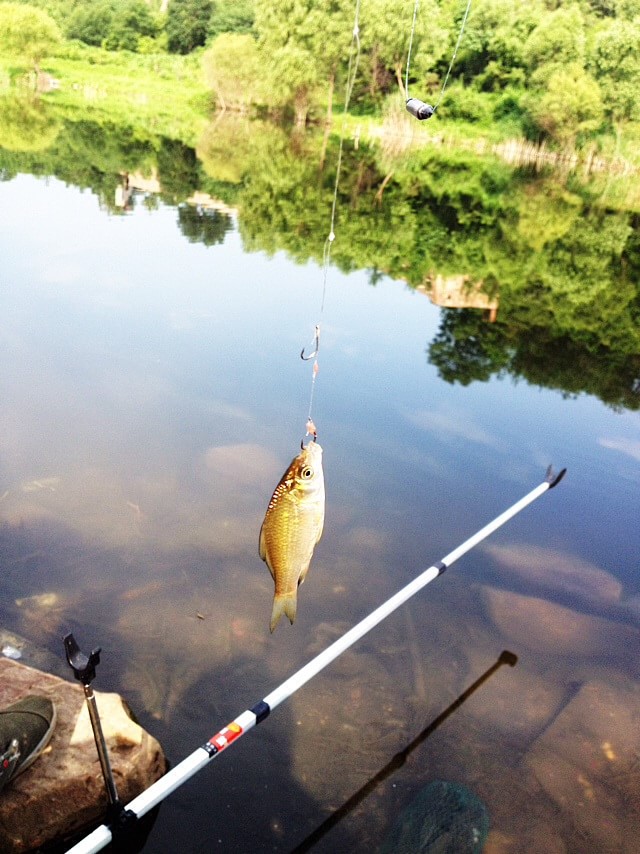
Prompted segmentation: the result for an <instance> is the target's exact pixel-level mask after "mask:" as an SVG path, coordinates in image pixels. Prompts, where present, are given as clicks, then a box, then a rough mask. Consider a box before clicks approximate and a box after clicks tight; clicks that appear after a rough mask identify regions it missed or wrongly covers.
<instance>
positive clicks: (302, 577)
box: [298, 561, 311, 587]
mask: <svg viewBox="0 0 640 854" xmlns="http://www.w3.org/2000/svg"><path fill="white" fill-rule="evenodd" d="M310 564H311V561H309V563H308V564H307V565H306V566H305V568H304V569H303V570H302V571H301V573H300V575H299V576H298V587H300V585H301V584H302V582H303V581H304V580H305V578H306V577H307V573H308V572H309V565H310Z"/></svg>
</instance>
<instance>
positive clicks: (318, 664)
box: [68, 466, 566, 854]
mask: <svg viewBox="0 0 640 854" xmlns="http://www.w3.org/2000/svg"><path fill="white" fill-rule="evenodd" d="M565 473H566V468H564V469H562V471H560V473H559V474H555V473H554V472H553V470H552V468H551V466H549V468H548V469H547V473H546V475H545V479H544V480H543V481H542V483H540V484H539V485H538V486H536V488H535V489H532V490H531V492H528V493H527V494H526V495H525V496H524V497H523V498H521V499H520V500H519V501H516V503H515V504H513V505H512V506H511V507H509V508H508V509H507V510H505V511H504V512H503V513H501V514H500V515H499V516H496V518H495V519H493V521H491V522H489V523H488V524H487V525H485V526H484V528H481V529H480V530H479V531H477V532H476V533H475V534H473V535H472V536H471V537H469V539H468V540H465V541H464V542H463V543H461V544H460V545H459V546H458V547H457V548H455V549H454V550H453V551H452V552H449V554H448V555H446V556H445V557H443V558H442V560H440V561H438V563H435V564H433V566H430V567H429V568H428V569H426V570H425V571H424V572H423V573H421V575H419V576H417V578H414V580H413V581H411V582H409V584H407V585H406V586H405V587H403V588H402V589H401V590H399V591H398V592H397V593H396V594H395V595H394V596H392V597H391V598H390V599H387V601H386V602H383V603H382V605H380V606H379V607H378V608H376V610H375V611H372V613H371V614H369V615H368V616H367V617H365V618H364V619H363V620H361V621H360V622H359V623H357V624H356V625H355V626H353V628H351V629H349V631H348V632H346V633H345V634H344V635H342V637H340V638H338V640H336V641H334V643H332V644H331V646H329V647H327V649H325V650H324V651H323V652H321V653H320V654H319V655H316V657H315V658H312V659H311V661H309V662H308V663H307V664H305V665H304V667H301V668H300V670H298V671H296V673H294V674H293V675H292V676H290V677H289V678H288V679H286V680H285V681H284V682H283V683H282V684H281V685H279V686H278V687H277V688H276V689H275V690H274V691H272V692H271V693H270V694H267V696H266V697H265V698H264V699H263V700H260V702H258V703H256V704H255V706H252V707H251V708H250V709H247V710H246V711H244V712H242V714H241V715H239V716H238V717H237V718H235V720H233V721H231V723H229V724H227V726H225V727H223V728H222V729H221V730H220V731H219V732H217V733H216V734H215V735H212V736H211V738H210V739H209V740H208V741H207V742H206V743H205V744H203V745H202V747H198V748H197V749H196V750H194V751H193V753H191V754H190V755H189V756H187V757H186V758H185V759H183V760H182V762H180V763H179V764H178V765H176V766H175V768H172V769H171V770H170V771H168V772H167V773H166V774H165V775H164V776H163V777H161V778H160V779H159V780H157V781H156V782H155V783H153V784H152V785H151V786H149V788H148V789H145V791H144V792H142V793H141V794H139V795H138V796H137V797H135V798H134V799H133V800H132V801H131V802H130V803H128V804H127V806H126V807H125V808H124V809H123V810H122V813H121V816H120V817H119V818H118V819H116V820H115V821H113V822H112V823H111V825H107V824H101V825H100V826H99V827H97V828H96V829H95V830H94V831H93V832H92V833H90V834H88V836H85V838H84V839H82V840H81V841H80V842H78V843H77V844H76V845H74V846H73V848H71V849H69V851H68V854H92V853H93V852H96V851H100V850H101V849H102V848H104V847H105V846H106V845H108V844H109V842H111V840H112V839H113V838H114V835H119V834H121V833H123V832H125V831H126V830H127V829H128V828H129V827H130V826H131V825H132V823H133V822H135V820H136V819H139V818H142V816H144V815H146V814H147V813H148V812H149V811H150V810H152V809H154V807H156V806H157V805H158V804H159V803H161V802H162V801H163V800H164V799H165V798H166V797H167V796H168V795H170V794H171V793H172V792H174V791H175V790H176V789H177V788H178V787H179V786H181V785H182V784H183V783H185V782H186V781H187V780H189V779H190V778H191V777H193V776H194V774H197V773H198V771H200V770H201V769H202V768H204V766H205V765H207V764H208V763H209V762H210V761H211V760H212V759H213V758H214V757H216V756H218V755H219V754H220V753H222V752H223V751H224V750H226V749H227V747H229V746H230V745H231V744H232V743H233V742H234V741H236V740H237V739H238V738H240V737H241V736H243V735H245V734H246V733H247V732H248V731H249V730H250V729H253V727H254V726H256V725H257V724H259V723H262V721H263V720H265V718H267V717H268V716H269V714H270V713H271V712H272V711H273V709H275V708H276V706H279V705H280V703H282V702H283V701H284V700H286V699H288V698H289V697H291V696H292V694H295V692H296V691H298V690H299V689H300V688H302V686H303V685H305V684H306V683H307V682H308V681H309V680H310V679H313V677H314V676H316V675H317V674H318V673H320V671H321V670H324V668H325V667H327V665H329V664H331V662H332V661H334V659H336V658H337V657H338V656H339V655H341V654H342V653H343V652H344V651H345V650H347V649H348V648H349V647H350V646H352V645H353V644H354V643H355V642H356V641H357V640H359V639H360V638H361V637H362V636H363V635H365V634H367V632H369V631H371V629H372V628H374V626H377V625H378V623H380V622H381V621H382V620H384V619H385V617H388V616H389V614H391V613H393V611H395V610H396V609H397V608H399V607H400V605H403V604H404V603H405V602H406V601H407V600H408V599H410V598H411V597H412V596H414V595H415V594H416V593H417V592H418V591H419V590H422V588H423V587H426V585H427V584H429V583H430V582H431V581H433V580H434V579H436V578H437V577H438V576H439V575H442V573H443V572H444V571H445V570H446V569H448V568H449V567H450V566H451V564H452V563H454V562H455V561H456V560H458V558H460V557H462V555H464V554H466V553H467V552H468V551H470V550H471V549H472V548H474V547H475V546H477V545H478V543H480V542H482V540H484V539H486V538H487V537H488V536H489V535H490V534H492V533H493V532H494V531H497V530H498V528H500V527H502V525H504V524H505V523H506V522H508V521H509V519H512V518H513V517H514V516H515V515H517V514H518V513H520V511H521V510H524V508H525V507H527V506H528V505H529V504H531V503H533V502H534V501H535V500H536V499H537V498H539V497H540V496H541V495H543V494H544V493H545V492H546V491H547V490H549V489H553V487H554V486H557V484H558V483H560V481H561V480H562V478H563V477H564V475H565Z"/></svg>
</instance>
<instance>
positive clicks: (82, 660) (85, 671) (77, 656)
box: [64, 633, 123, 820]
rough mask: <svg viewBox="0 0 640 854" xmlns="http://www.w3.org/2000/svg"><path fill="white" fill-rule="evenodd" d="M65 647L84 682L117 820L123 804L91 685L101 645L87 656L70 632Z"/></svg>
mask: <svg viewBox="0 0 640 854" xmlns="http://www.w3.org/2000/svg"><path fill="white" fill-rule="evenodd" d="M64 648H65V652H66V654H67V662H68V664H69V667H71V669H72V670H73V675H74V676H75V677H76V679H77V680H78V681H79V682H82V687H83V690H84V696H85V699H86V701H87V709H88V711H89V718H90V720H91V728H92V729H93V737H94V739H95V742H96V748H97V750H98V759H99V760H100V767H101V768H102V776H103V777H104V785H105V788H106V790H107V798H108V799H109V807H108V815H109V818H110V819H112V820H115V819H117V818H119V817H120V816H121V814H122V812H123V805H122V802H121V801H120V799H119V798H118V791H117V789H116V782H115V780H114V779H113V771H112V770H111V763H110V762H109V754H108V752H107V744H106V742H105V740H104V733H103V732H102V724H101V723H100V715H99V714H98V706H97V704H96V698H95V694H94V693H93V688H92V687H91V682H92V681H93V680H94V679H95V678H96V667H97V665H98V664H100V647H97V648H96V649H94V650H93V652H92V653H91V655H89V656H86V655H85V654H84V653H82V652H81V651H80V647H79V646H78V644H77V643H76V640H75V638H74V636H73V635H72V634H71V633H69V634H68V635H65V636H64Z"/></svg>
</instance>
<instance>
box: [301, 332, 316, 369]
mask: <svg viewBox="0 0 640 854" xmlns="http://www.w3.org/2000/svg"><path fill="white" fill-rule="evenodd" d="M319 347H320V327H319V326H316V328H315V331H314V333H313V352H312V353H309V355H308V356H305V354H304V351H305V348H304V347H303V348H302V350H301V351H300V358H301V359H304V361H305V362H308V361H309V360H310V359H313V358H314V356H317V355H318V348H319Z"/></svg>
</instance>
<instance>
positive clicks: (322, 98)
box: [0, 0, 640, 146]
mask: <svg viewBox="0 0 640 854" xmlns="http://www.w3.org/2000/svg"><path fill="white" fill-rule="evenodd" d="M16 5H17V4H16V3H12V4H0V7H5V8H6V7H7V6H9V7H11V9H15V7H16ZM30 5H31V6H37V7H39V8H40V9H41V10H43V11H44V12H45V13H46V14H47V15H48V16H50V18H52V19H53V20H54V21H55V22H56V24H57V28H58V30H59V32H60V35H61V37H62V38H65V39H75V40H79V41H80V42H84V43H86V44H87V45H91V46H99V47H101V48H106V49H107V50H113V51H117V50H128V51H137V52H147V53H149V52H162V51H165V52H166V51H168V52H173V53H177V54H189V53H192V52H194V51H200V52H201V53H202V54H203V64H204V70H205V74H206V77H207V80H208V82H209V85H210V86H211V88H212V89H213V91H214V92H215V94H216V97H217V99H218V102H219V104H220V106H222V107H225V108H230V109H235V110H260V109H262V110H266V111H269V112H271V113H273V112H278V113H283V112H284V113H286V112H291V113H292V114H293V115H295V118H296V120H297V122H298V123H299V124H303V123H305V122H306V121H307V120H308V119H309V118H311V119H320V118H321V117H322V114H323V112H324V111H325V110H327V109H329V110H330V109H331V107H332V104H333V102H334V101H340V102H341V101H342V92H343V87H344V83H345V75H346V73H347V67H348V61H349V55H350V50H351V47H352V30H353V24H354V11H355V0H278V2H273V0H30ZM465 7H466V2H465V0H421V2H420V5H419V10H418V16H417V19H416V30H415V35H414V40H413V53H412V64H411V75H410V79H409V85H410V89H411V92H412V94H415V95H416V96H420V97H421V98H423V99H424V100H427V101H431V102H432V103H433V101H434V100H435V99H437V96H438V93H439V91H440V89H441V86H442V83H443V80H444V77H445V75H446V71H447V68H448V66H449V61H450V59H451V57H452V54H453V50H454V47H455V44H456V41H457V38H458V34H459V31H460V25H461V20H462V16H463V14H464V11H465ZM413 9H414V0H361V2H360V19H359V22H360V26H359V49H360V54H359V55H360V63H359V72H358V76H357V79H356V83H355V89H354V92H353V96H352V101H351V104H352V109H353V110H354V111H356V112H360V113H372V114H379V113H380V111H381V110H382V108H383V106H384V102H385V99H386V98H387V97H388V96H389V95H391V94H394V95H397V92H398V91H400V93H401V94H402V95H404V94H405V93H404V88H405V87H404V71H405V63H406V57H407V48H408V42H409V34H410V29H411V21H412V16H413ZM6 17H7V13H6V12H5V14H4V18H5V19H6ZM1 29H2V28H0V32H1ZM1 46H2V36H0V48H1ZM336 92H337V93H338V95H339V97H337V96H336V95H335V93H336ZM438 115H439V116H441V117H443V118H446V119H447V120H448V121H458V120H459V121H461V122H466V123H468V122H472V123H475V124H477V125H480V126H483V127H486V128H490V127H492V126H493V127H495V126H500V127H502V128H508V129H510V130H511V131H512V132H513V133H514V134H518V133H519V134H523V135H525V136H527V137H529V138H537V139H542V138H545V139H549V140H551V141H553V142H554V143H556V144H558V145H562V146H571V145H575V144H576V143H578V144H580V143H583V142H585V141H587V140H589V139H591V138H593V137H595V136H602V135H603V134H607V133H609V134H610V135H611V136H612V137H614V136H616V135H617V136H618V137H619V132H620V129H621V128H622V127H626V128H627V130H629V128H631V134H630V135H631V138H632V139H635V140H636V143H637V138H638V137H639V136H640V130H638V123H640V0H572V2H561V0H474V2H473V3H472V7H471V14H470V15H469V18H468V21H467V26H466V30H465V33H464V37H463V39H462V41H461V44H460V49H459V51H458V55H457V59H456V63H455V65H454V67H453V71H452V74H451V78H450V84H449V88H448V91H447V96H446V98H445V99H444V101H443V103H442V105H441V107H440V109H439V112H438Z"/></svg>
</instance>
